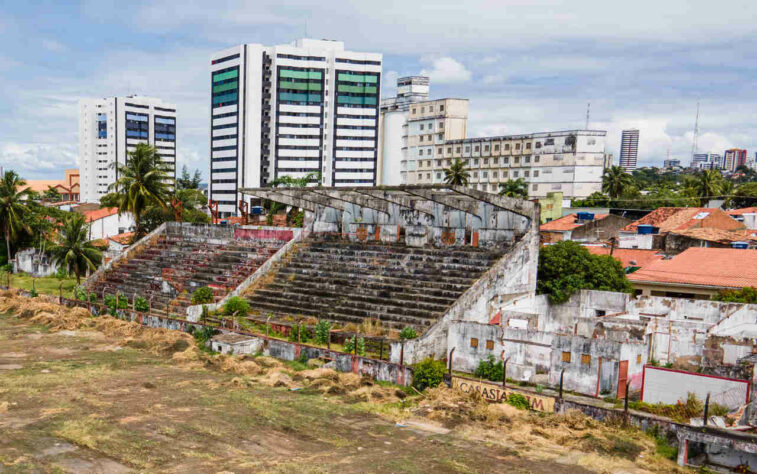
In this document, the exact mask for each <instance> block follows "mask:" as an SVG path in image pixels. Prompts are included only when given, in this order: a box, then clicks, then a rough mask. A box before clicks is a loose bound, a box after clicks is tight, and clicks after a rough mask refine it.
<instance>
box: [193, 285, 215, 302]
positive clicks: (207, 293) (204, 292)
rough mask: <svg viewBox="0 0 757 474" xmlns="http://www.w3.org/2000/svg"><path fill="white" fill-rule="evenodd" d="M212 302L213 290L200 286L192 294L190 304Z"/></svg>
mask: <svg viewBox="0 0 757 474" xmlns="http://www.w3.org/2000/svg"><path fill="white" fill-rule="evenodd" d="M213 301H214V294H213V289H212V288H210V287H207V286H201V287H200V288H197V289H196V290H195V292H194V293H192V304H205V303H212V302H213Z"/></svg>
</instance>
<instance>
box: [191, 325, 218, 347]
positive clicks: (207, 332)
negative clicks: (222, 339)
mask: <svg viewBox="0 0 757 474" xmlns="http://www.w3.org/2000/svg"><path fill="white" fill-rule="evenodd" d="M215 333H216V330H215V329H214V328H212V327H210V326H203V327H201V328H200V329H195V330H194V332H193V333H192V336H193V337H194V338H195V342H197V345H198V346H200V347H205V343H206V342H208V341H209V340H210V338H211V337H213V335H215Z"/></svg>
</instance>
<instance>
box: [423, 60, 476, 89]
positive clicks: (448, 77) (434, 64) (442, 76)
mask: <svg viewBox="0 0 757 474" xmlns="http://www.w3.org/2000/svg"><path fill="white" fill-rule="evenodd" d="M424 62H427V63H431V69H423V70H421V75H422V76H429V77H430V78H431V83H432V84H434V83H437V84H455V83H460V82H467V81H469V80H470V78H471V72H470V71H469V70H468V69H466V68H465V66H464V65H463V64H462V63H460V62H458V61H456V60H454V59H453V58H450V57H442V58H436V59H426V60H424Z"/></svg>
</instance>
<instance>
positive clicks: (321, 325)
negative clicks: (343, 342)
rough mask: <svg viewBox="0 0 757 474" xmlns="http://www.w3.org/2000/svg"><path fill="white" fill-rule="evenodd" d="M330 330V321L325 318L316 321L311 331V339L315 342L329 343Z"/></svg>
mask: <svg viewBox="0 0 757 474" xmlns="http://www.w3.org/2000/svg"><path fill="white" fill-rule="evenodd" d="M330 332H331V323H330V322H328V321H325V320H321V321H318V323H317V324H316V325H315V330H314V331H313V333H314V334H313V339H315V342H316V344H322V345H326V344H328V343H329V333H330Z"/></svg>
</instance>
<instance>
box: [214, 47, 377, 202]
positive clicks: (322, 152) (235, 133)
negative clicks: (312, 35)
mask: <svg viewBox="0 0 757 474" xmlns="http://www.w3.org/2000/svg"><path fill="white" fill-rule="evenodd" d="M381 61H382V55H381V54H378V53H359V52H353V51H346V50H345V49H344V43H342V42H338V41H326V40H314V39H301V40H297V41H295V42H294V43H291V44H283V45H277V46H263V45H261V44H242V45H238V46H234V47H232V48H228V49H225V50H223V51H219V52H217V53H214V54H213V55H212V56H211V61H210V62H211V64H210V70H211V78H210V80H211V89H212V91H211V100H210V102H211V115H210V122H211V145H210V153H211V159H210V182H209V197H210V199H212V200H214V201H217V202H218V211H219V213H220V215H221V216H230V215H236V214H238V212H239V200H240V199H241V198H242V195H240V194H239V193H238V189H239V188H240V187H251V188H255V187H262V186H265V185H266V184H268V183H270V182H271V181H273V180H275V179H276V178H280V177H282V176H291V177H295V178H299V177H304V176H306V175H307V174H308V173H311V172H317V173H320V174H321V184H323V185H325V186H374V185H376V184H377V161H378V156H377V150H378V145H377V141H378V131H379V126H378V121H379V99H380V90H381Z"/></svg>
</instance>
